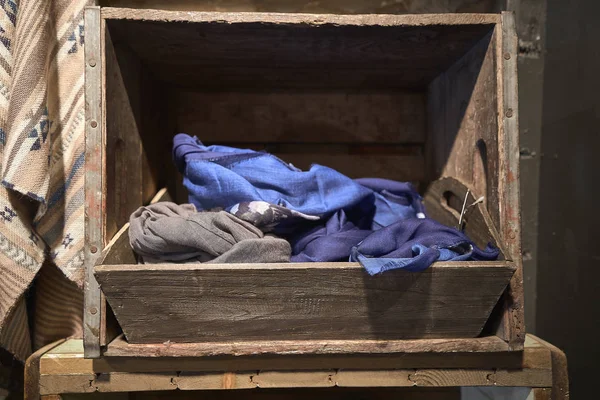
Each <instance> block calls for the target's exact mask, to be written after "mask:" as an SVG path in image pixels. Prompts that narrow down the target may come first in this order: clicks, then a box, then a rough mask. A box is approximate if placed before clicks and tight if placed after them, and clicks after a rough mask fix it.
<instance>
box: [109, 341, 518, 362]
mask: <svg viewBox="0 0 600 400" xmlns="http://www.w3.org/2000/svg"><path fill="white" fill-rule="evenodd" d="M507 349H508V346H507V345H506V343H505V342H504V341H502V340H501V339H499V338H498V337H496V336H486V337H481V338H473V339H420V340H383V341H378V340H335V341H334V340H326V341H324V340H321V341H316V340H305V341H268V342H260V341H258V342H257V341H254V342H222V343H218V342H204V343H156V344H129V343H128V342H127V341H126V340H125V338H124V337H123V336H120V337H118V338H116V339H115V340H114V341H113V342H112V343H111V344H110V345H109V346H108V347H107V349H106V353H105V355H106V356H107V357H148V358H154V357H210V356H232V355H234V356H236V357H239V356H257V355H275V354H277V355H282V356H284V355H287V356H289V355H342V354H375V355H376V354H395V353H433V354H440V353H445V352H457V353H469V352H476V353H481V352H492V353H493V352H503V351H507Z"/></svg>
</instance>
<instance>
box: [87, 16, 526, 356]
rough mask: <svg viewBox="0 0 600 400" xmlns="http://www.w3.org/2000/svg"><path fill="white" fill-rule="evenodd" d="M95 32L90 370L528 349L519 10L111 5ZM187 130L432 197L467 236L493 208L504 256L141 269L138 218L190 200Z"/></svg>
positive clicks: (432, 204) (92, 19)
mask: <svg viewBox="0 0 600 400" xmlns="http://www.w3.org/2000/svg"><path fill="white" fill-rule="evenodd" d="M85 23H86V47H85V51H86V77H85V79H86V132H87V135H86V203H87V209H86V211H87V214H86V217H87V219H86V239H87V248H86V268H87V284H86V293H85V314H84V315H85V324H84V325H85V332H84V334H85V337H84V342H85V353H86V356H87V357H98V356H100V355H101V354H102V353H104V354H105V355H113V356H134V355H135V356H158V355H160V356H208V355H223V356H224V355H251V354H354V353H406V352H414V351H426V352H437V351H442V352H443V351H452V352H473V351H475V352H489V351H495V352H497V351H513V350H514V351H516V350H522V348H523V340H524V334H525V332H524V326H523V304H522V272H521V268H522V267H521V254H520V212H519V192H518V190H519V169H518V165H519V164H518V157H519V147H518V125H517V114H518V113H517V110H518V105H517V78H516V61H517V53H516V51H517V40H516V36H515V32H514V20H513V16H512V14H501V15H500V14H498V15H496V14H443V15H307V14H271V13H218V12H176V11H157V10H132V9H116V8H97V7H92V8H88V9H87V10H86V21H85ZM178 132H186V133H189V134H192V135H197V136H198V137H199V138H201V140H202V141H204V142H205V143H222V144H229V145H234V146H244V147H250V148H256V149H266V150H268V151H270V152H273V153H275V154H277V155H279V156H281V157H282V158H283V159H285V160H286V161H289V162H292V163H293V164H294V165H296V166H299V167H308V166H309V165H310V164H311V163H319V164H323V165H327V166H331V167H333V168H336V169H338V170H340V171H341V172H343V173H345V174H347V175H349V176H351V177H361V176H377V177H384V178H390V179H396V180H401V181H411V182H414V183H415V184H416V185H417V187H418V188H419V190H420V191H421V192H422V193H423V194H424V197H425V203H426V204H425V205H426V209H427V212H428V213H429V215H430V216H432V217H433V218H435V219H437V220H439V221H441V222H443V223H445V224H447V225H455V226H456V225H457V224H458V219H459V214H460V211H461V207H462V204H463V202H464V201H465V200H464V199H465V198H466V197H467V200H466V201H467V202H468V204H470V203H471V202H474V200H475V199H477V198H479V197H480V196H484V201H483V202H482V203H480V204H479V205H477V206H474V207H472V208H470V209H469V212H468V213H467V214H466V216H465V218H464V219H465V220H466V222H465V225H464V227H465V231H466V233H467V234H468V235H469V236H470V237H471V238H472V239H473V240H474V241H475V242H476V243H477V244H479V245H480V246H483V245H485V244H486V243H487V242H488V241H493V242H495V243H496V244H497V245H498V246H499V247H500V248H501V250H502V257H501V259H500V260H499V261H494V262H439V263H435V264H434V265H433V266H432V267H431V268H429V269H428V270H426V271H425V272H422V273H407V272H404V271H391V272H388V273H384V274H382V275H381V276H374V277H371V276H368V275H367V274H366V273H365V272H364V271H363V270H362V268H361V266H360V265H358V264H353V263H310V264H294V263H292V264H282V265H270V264H264V265H261V264H238V265H195V266H190V265H186V266H182V265H168V264H165V265H136V264H135V257H134V255H133V253H132V251H131V248H130V247H129V244H128V238H127V221H128V218H129V215H130V213H131V212H132V211H134V210H135V209H136V208H137V207H139V206H140V205H143V204H147V203H149V202H151V201H153V199H154V201H156V200H159V199H169V198H170V199H175V200H177V201H186V193H185V190H184V189H183V188H182V186H181V184H180V181H181V177H180V176H179V175H178V173H177V172H176V170H175V168H174V167H173V165H172V161H171V139H172V137H173V135H174V134H176V133H178ZM163 187H164V188H165V189H162V190H161V188H163ZM105 299H106V300H107V301H108V305H107V302H106V301H105ZM115 317H116V322H115ZM120 329H122V331H123V333H124V335H125V339H124V338H123V337H122V336H120V337H119V338H118V339H116V340H113V339H114V338H115V337H116V336H117V335H118V334H119V333H120ZM111 341H112V342H111Z"/></svg>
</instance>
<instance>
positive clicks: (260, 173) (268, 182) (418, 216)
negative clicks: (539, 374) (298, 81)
mask: <svg viewBox="0 0 600 400" xmlns="http://www.w3.org/2000/svg"><path fill="white" fill-rule="evenodd" d="M173 156H174V160H175V163H176V165H177V168H178V169H179V171H180V172H181V173H182V174H183V175H184V185H185V186H186V188H187V189H188V191H189V201H190V202H191V203H193V204H194V205H195V206H196V208H197V209H198V210H209V209H213V208H225V209H227V208H230V207H232V206H234V205H236V204H238V203H243V202H249V201H264V202H267V203H271V204H275V205H278V206H283V207H285V208H288V209H291V210H295V211H298V212H301V213H304V214H307V215H313V216H318V217H320V219H319V220H318V221H316V222H315V221H309V220H306V221H299V225H298V226H297V229H289V227H287V229H286V230H285V232H282V231H280V232H278V231H277V230H276V229H277V226H274V227H273V229H275V231H274V232H275V233H276V234H279V235H284V236H285V238H286V239H288V240H289V241H290V243H291V244H292V254H293V255H292V259H291V261H292V262H306V261H322V262H323V261H346V260H348V258H350V259H351V260H352V261H358V262H360V263H361V264H362V265H363V266H364V267H365V268H366V269H367V271H368V272H369V273H370V274H375V273H380V272H383V271H385V270H388V269H394V268H405V269H407V270H410V271H420V270H422V269H424V268H427V267H428V266H429V265H431V263H433V262H435V261H437V260H440V261H443V260H462V259H481V260H492V259H495V258H497V256H498V251H497V250H496V249H494V248H492V247H489V246H488V248H487V249H486V250H484V251H481V250H479V249H477V248H476V247H475V246H473V244H472V243H471V242H470V241H469V239H468V238H467V237H466V236H465V235H464V234H463V233H461V232H459V231H458V230H456V229H452V228H448V227H446V226H444V225H441V224H439V223H437V222H435V221H433V220H430V219H426V218H425V210H424V208H423V205H422V199H421V197H420V196H419V194H418V193H417V192H416V191H415V190H414V189H413V187H412V186H411V185H410V184H409V183H402V182H395V181H390V180H387V179H378V178H362V179H355V180H352V179H350V178H348V177H346V176H344V175H342V174H341V173H339V172H337V171H335V170H333V169H331V168H328V167H324V166H321V165H313V166H311V168H310V170H309V171H302V170H299V169H298V168H296V167H294V166H292V165H291V164H288V163H285V162H284V161H282V160H280V159H279V158H277V157H275V156H273V155H271V154H268V153H264V152H257V151H254V150H248V149H236V148H233V147H227V146H204V145H203V144H202V142H200V140H198V139H197V138H195V137H194V138H192V137H190V136H188V135H186V134H179V135H177V136H175V138H174V146H173Z"/></svg>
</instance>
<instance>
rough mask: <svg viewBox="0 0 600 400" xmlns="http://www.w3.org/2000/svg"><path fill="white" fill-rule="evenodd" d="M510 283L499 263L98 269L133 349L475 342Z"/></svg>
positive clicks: (506, 267) (506, 270)
mask: <svg viewBox="0 0 600 400" xmlns="http://www.w3.org/2000/svg"><path fill="white" fill-rule="evenodd" d="M512 273H513V268H512V266H511V265H510V264H508V263H505V262H484V263H479V262H469V263H465V264H460V263H452V262H450V263H437V264H434V265H433V266H432V267H430V268H429V269H427V270H426V271H424V272H422V273H410V272H406V271H401V270H395V271H388V272H387V273H386V274H383V275H381V276H373V277H371V276H369V275H368V274H367V273H366V272H365V271H364V269H363V268H362V267H361V266H360V265H359V264H352V263H305V264H262V265H261V264H223V265H209V264H200V265H173V264H159V265H152V266H150V265H112V266H98V267H96V277H97V279H98V280H99V282H100V284H101V287H102V290H103V292H104V294H105V295H106V296H107V299H108V301H109V303H110V304H111V306H112V308H113V311H114V312H115V316H116V317H117V320H118V321H119V323H120V325H121V328H122V329H123V332H124V333H125V336H126V337H127V339H128V340H129V341H130V342H131V343H161V342H165V341H172V342H194V341H212V342H214V341H223V340H227V339H232V340H236V341H240V340H282V339H298V340H300V339H302V340H309V339H314V338H319V339H413V338H451V337H452V338H455V337H475V336H477V335H479V333H480V332H481V329H482V327H483V325H484V324H485V322H486V321H487V318H488V316H489V314H490V312H491V310H492V308H493V307H494V305H495V304H496V302H497V300H498V298H499V296H500V294H501V293H502V292H503V291H504V289H505V287H506V284H507V282H508V280H509V279H510V277H511V276H512ZM133 282H135V284H132V283H133ZM157 293H160V295H157ZM345 310H348V311H347V312H345ZM349 310H352V311H351V312H350V311H349Z"/></svg>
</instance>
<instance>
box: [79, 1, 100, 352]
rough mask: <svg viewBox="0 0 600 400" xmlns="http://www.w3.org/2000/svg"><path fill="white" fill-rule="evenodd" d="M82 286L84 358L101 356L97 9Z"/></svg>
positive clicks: (90, 46)
mask: <svg viewBox="0 0 600 400" xmlns="http://www.w3.org/2000/svg"><path fill="white" fill-rule="evenodd" d="M85 32H86V46H85V122H86V127H85V147H86V148H85V153H86V163H85V202H86V207H85V242H86V246H85V269H86V274H85V285H84V303H85V304H84V312H83V321H84V324H83V339H84V348H85V354H86V356H87V357H99V356H100V337H99V335H100V321H101V314H100V313H101V308H102V307H101V301H102V299H101V293H100V287H99V285H98V283H97V282H96V278H95V277H94V263H95V261H96V259H97V258H98V257H99V256H100V250H101V249H102V245H103V220H104V210H105V208H104V202H103V201H104V199H103V196H102V192H103V176H104V173H105V172H104V169H103V166H104V148H103V143H104V142H103V138H102V137H103V129H104V128H103V125H104V124H103V121H104V118H103V109H104V107H103V96H102V88H103V77H102V69H103V68H104V57H103V55H102V47H103V45H102V42H103V32H104V29H103V21H102V20H101V19H100V9H99V8H98V7H88V8H86V10H85Z"/></svg>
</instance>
